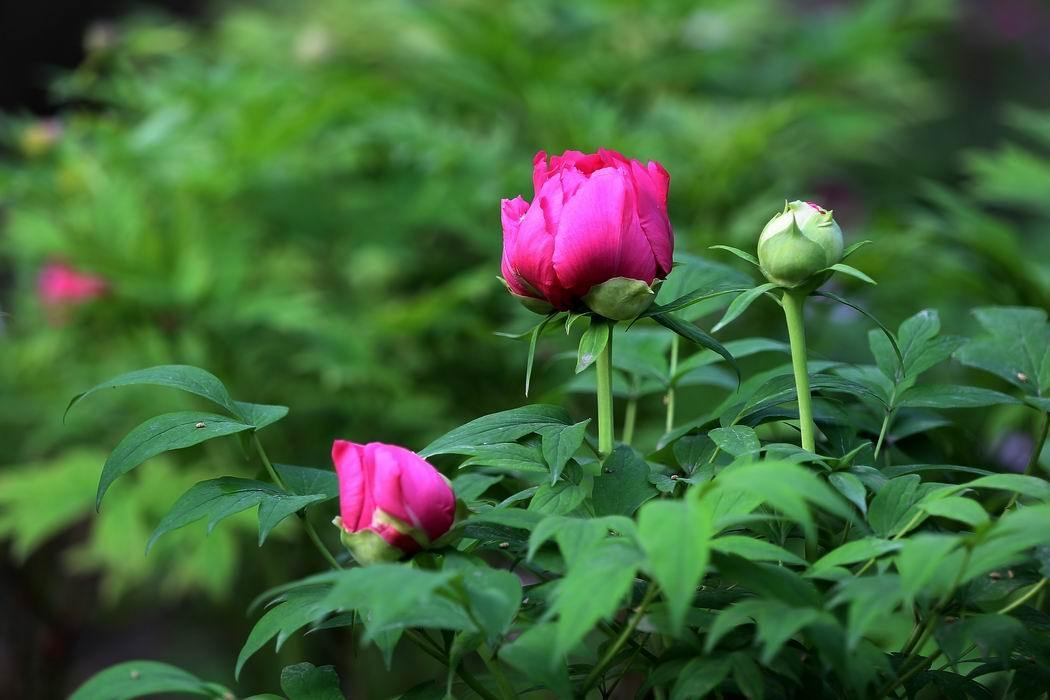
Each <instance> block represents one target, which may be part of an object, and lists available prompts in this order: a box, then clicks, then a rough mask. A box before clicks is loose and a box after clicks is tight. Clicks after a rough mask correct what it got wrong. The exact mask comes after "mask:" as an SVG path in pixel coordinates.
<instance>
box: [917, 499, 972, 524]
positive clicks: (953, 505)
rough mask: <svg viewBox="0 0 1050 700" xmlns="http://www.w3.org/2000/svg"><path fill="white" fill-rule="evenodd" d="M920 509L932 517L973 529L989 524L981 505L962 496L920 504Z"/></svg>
mask: <svg viewBox="0 0 1050 700" xmlns="http://www.w3.org/2000/svg"><path fill="white" fill-rule="evenodd" d="M919 507H920V508H922V509H923V510H924V511H926V512H927V513H929V514H930V515H936V516H938V517H941V518H949V519H951V520H957V521H959V522H961V523H964V524H966V525H969V526H970V527H973V528H978V527H981V526H982V525H985V524H987V523H988V522H989V518H988V513H987V512H985V510H984V508H982V507H981V504H980V503H978V502H977V501H974V500H971V499H969V498H962V497H960V496H949V497H947V498H938V499H937V500H934V501H930V502H928V503H920V504H919Z"/></svg>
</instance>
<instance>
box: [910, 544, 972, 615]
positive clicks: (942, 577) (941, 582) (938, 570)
mask: <svg viewBox="0 0 1050 700" xmlns="http://www.w3.org/2000/svg"><path fill="white" fill-rule="evenodd" d="M961 541H962V540H961V539H960V538H959V537H956V536H954V535H939V534H930V533H919V534H917V535H914V536H912V537H908V538H907V539H905V540H904V546H903V547H902V548H901V550H900V552H898V553H897V557H896V565H897V571H899V572H900V575H901V591H902V593H903V594H904V597H905V601H906V602H908V603H910V602H911V600H912V599H913V598H914V597H915V596H916V595H917V594H918V593H920V592H922V593H923V594H925V595H926V596H927V597H929V598H931V599H936V598H937V597H938V596H939V595H941V594H942V593H947V592H948V590H949V588H950V587H951V586H952V585H953V584H954V582H955V581H956V580H958V578H957V576H958V572H959V566H960V565H961V561H962V559H963V553H962V552H961V551H957V549H958V547H959V545H960V543H961ZM953 553H954V554H957V555H958V556H956V557H952V555H953Z"/></svg>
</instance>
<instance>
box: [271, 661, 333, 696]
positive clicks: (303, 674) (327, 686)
mask: <svg viewBox="0 0 1050 700" xmlns="http://www.w3.org/2000/svg"><path fill="white" fill-rule="evenodd" d="M281 690H283V691H284V694H285V695H287V696H288V700H345V698H344V696H343V691H342V690H340V688H339V674H337V673H336V672H335V666H321V667H320V668H318V667H316V666H314V665H313V664H311V663H307V662H303V663H301V664H295V665H294V666H285V667H284V670H282V671H281Z"/></svg>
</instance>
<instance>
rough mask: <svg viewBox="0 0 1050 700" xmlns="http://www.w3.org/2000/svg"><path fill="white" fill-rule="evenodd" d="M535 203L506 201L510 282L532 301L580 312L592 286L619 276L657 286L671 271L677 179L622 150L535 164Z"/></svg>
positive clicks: (539, 159) (542, 156)
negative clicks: (671, 206)
mask: <svg viewBox="0 0 1050 700" xmlns="http://www.w3.org/2000/svg"><path fill="white" fill-rule="evenodd" d="M532 179H533V184H534V186H535V189H536V193H535V196H534V198H533V200H532V203H531V204H530V203H529V202H526V201H525V200H524V199H523V198H522V197H520V196H519V197H515V198H514V199H504V200H503V201H502V218H503V265H502V268H503V277H504V278H505V280H506V282H507V286H508V287H509V289H510V291H511V293H513V294H515V295H516V296H518V297H521V298H523V300H524V301H530V300H541V301H544V302H547V303H549V304H550V305H551V306H553V307H554V308H556V309H560V310H567V309H571V308H575V307H579V305H580V302H581V301H582V300H583V297H585V296H586V295H587V294H588V292H590V290H591V288H592V287H595V286H596V285H600V284H602V283H604V282H607V281H609V280H612V279H615V278H624V279H627V280H638V281H640V282H643V283H644V284H645V285H652V283H653V282H654V281H655V280H657V279H663V278H664V277H666V276H667V274H668V273H669V272H670V271H671V264H672V254H673V251H674V234H673V233H672V231H671V223H670V221H669V220H668V218H667V187H668V184H669V182H670V177H669V176H668V174H667V171H666V170H664V169H663V167H662V166H661V165H660V164H659V163H656V162H654V161H649V163H648V164H647V165H643V164H642V163H640V162H639V161H637V160H628V159H626V158H624V157H623V156H622V155H620V154H619V153H617V152H615V151H608V150H605V149H600V150H599V151H598V152H597V153H591V154H584V153H581V152H579V151H566V152H565V153H563V154H562V155H561V156H554V157H553V158H551V160H550V165H549V166H548V164H547V154H546V153H545V152H543V151H540V152H539V153H537V154H536V157H535V158H534V159H533V176H532Z"/></svg>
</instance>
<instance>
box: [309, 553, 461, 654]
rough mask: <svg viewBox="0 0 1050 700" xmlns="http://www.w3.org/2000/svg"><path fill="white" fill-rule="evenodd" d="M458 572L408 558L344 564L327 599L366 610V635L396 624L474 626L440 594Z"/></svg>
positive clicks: (328, 603)
mask: <svg viewBox="0 0 1050 700" xmlns="http://www.w3.org/2000/svg"><path fill="white" fill-rule="evenodd" d="M456 577H457V573H456V572H449V571H426V570H422V569H417V568H412V567H408V566H404V565H403V564H373V565H371V566H363V567H358V568H355V569H344V570H342V571H339V572H337V576H336V577H334V580H333V585H332V587H331V589H330V590H329V591H328V595H327V596H326V597H325V599H324V601H323V602H322V604H323V605H325V606H327V607H329V608H330V609H332V610H344V611H350V610H357V611H358V612H360V613H361V614H362V615H364V616H366V617H367V626H366V630H365V635H364V638H365V639H366V641H367V640H370V639H371V638H372V637H374V636H375V635H376V634H377V633H378V632H381V631H385V630H387V629H390V628H392V627H397V628H399V629H400V628H403V627H413V626H417V627H437V628H441V629H469V628H471V627H473V625H472V624H471V623H470V621H469V620H468V619H467V618H466V616H465V615H464V613H463V611H462V610H461V609H460V608H459V606H457V605H453V604H452V601H450V600H448V599H447V598H439V597H438V596H437V595H436V593H437V590H438V589H439V588H441V587H443V586H445V585H446V584H447V583H449V582H450V581H451V580H452V579H454V578H456ZM442 602H443V603H444V605H442Z"/></svg>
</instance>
